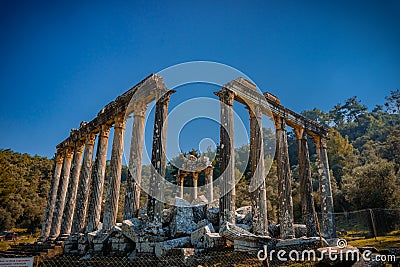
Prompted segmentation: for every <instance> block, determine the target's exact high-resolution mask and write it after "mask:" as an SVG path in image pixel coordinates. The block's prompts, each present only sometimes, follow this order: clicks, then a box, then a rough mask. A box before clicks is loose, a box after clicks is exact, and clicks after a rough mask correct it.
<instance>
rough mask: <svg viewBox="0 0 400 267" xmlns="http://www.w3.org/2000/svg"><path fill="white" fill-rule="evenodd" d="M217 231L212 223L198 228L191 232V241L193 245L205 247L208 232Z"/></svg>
mask: <svg viewBox="0 0 400 267" xmlns="http://www.w3.org/2000/svg"><path fill="white" fill-rule="evenodd" d="M213 232H215V230H214V227H213V226H212V224H211V223H208V224H207V225H205V226H203V227H201V228H198V229H196V230H195V231H193V232H192V233H191V234H190V242H191V243H192V245H193V247H195V248H204V247H205V244H204V241H205V239H204V236H205V234H206V233H213Z"/></svg>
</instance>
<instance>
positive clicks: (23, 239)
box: [0, 236, 36, 251]
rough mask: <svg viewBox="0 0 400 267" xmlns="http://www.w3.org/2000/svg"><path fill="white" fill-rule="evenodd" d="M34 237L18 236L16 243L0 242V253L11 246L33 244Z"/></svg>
mask: <svg viewBox="0 0 400 267" xmlns="http://www.w3.org/2000/svg"><path fill="white" fill-rule="evenodd" d="M35 241H36V237H32V236H19V237H18V240H17V241H0V251H2V250H7V249H9V248H11V245H18V244H19V243H33V242H35Z"/></svg>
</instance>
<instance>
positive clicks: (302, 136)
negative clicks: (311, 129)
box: [293, 126, 307, 141]
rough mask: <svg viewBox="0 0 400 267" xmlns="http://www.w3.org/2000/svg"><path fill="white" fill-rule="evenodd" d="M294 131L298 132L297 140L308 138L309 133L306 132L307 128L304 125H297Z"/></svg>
mask: <svg viewBox="0 0 400 267" xmlns="http://www.w3.org/2000/svg"><path fill="white" fill-rule="evenodd" d="M293 131H294V133H295V134H296V139H297V141H299V140H301V139H305V140H307V133H306V132H305V128H304V127H303V126H297V127H295V128H293Z"/></svg>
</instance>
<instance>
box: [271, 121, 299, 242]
mask: <svg viewBox="0 0 400 267" xmlns="http://www.w3.org/2000/svg"><path fill="white" fill-rule="evenodd" d="M274 120H275V128H276V161H277V169H278V194H279V218H278V220H279V224H280V230H281V238H282V239H290V238H294V237H295V233H294V226H293V202H292V185H291V172H290V163H289V152H288V142H287V134H286V121H285V119H284V118H282V117H280V116H274Z"/></svg>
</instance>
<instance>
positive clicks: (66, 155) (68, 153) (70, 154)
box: [63, 147, 74, 159]
mask: <svg viewBox="0 0 400 267" xmlns="http://www.w3.org/2000/svg"><path fill="white" fill-rule="evenodd" d="M73 155H74V150H73V149H72V148H71V147H67V148H66V149H65V150H64V155H63V156H64V158H68V159H72V157H73Z"/></svg>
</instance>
